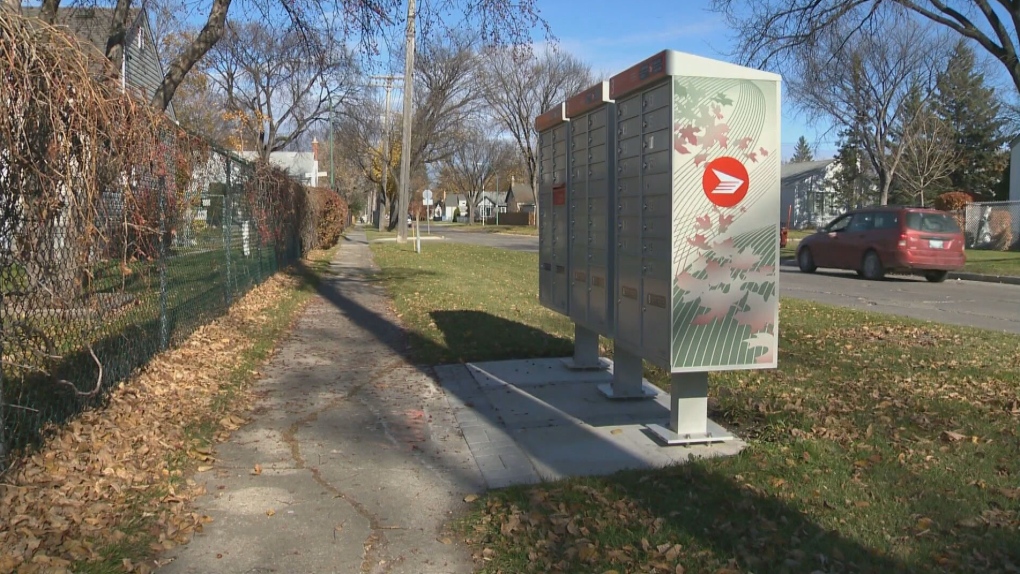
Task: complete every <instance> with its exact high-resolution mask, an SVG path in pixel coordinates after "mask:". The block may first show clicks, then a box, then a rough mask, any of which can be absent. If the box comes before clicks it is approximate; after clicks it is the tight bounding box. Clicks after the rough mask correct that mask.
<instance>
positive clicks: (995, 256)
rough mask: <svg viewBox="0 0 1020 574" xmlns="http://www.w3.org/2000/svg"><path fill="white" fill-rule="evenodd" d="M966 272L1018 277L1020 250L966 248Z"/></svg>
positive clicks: (1019, 271) (1019, 275)
mask: <svg viewBox="0 0 1020 574" xmlns="http://www.w3.org/2000/svg"><path fill="white" fill-rule="evenodd" d="M964 271H966V272H968V273H983V274H987V275H1001V276H1008V277H1020V251H985V250H980V249H968V250H967V266H966V268H965V269H964Z"/></svg>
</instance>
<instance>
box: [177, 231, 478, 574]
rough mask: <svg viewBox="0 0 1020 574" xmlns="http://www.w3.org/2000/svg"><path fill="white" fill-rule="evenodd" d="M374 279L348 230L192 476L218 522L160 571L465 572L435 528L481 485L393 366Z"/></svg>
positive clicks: (392, 336)
mask: <svg viewBox="0 0 1020 574" xmlns="http://www.w3.org/2000/svg"><path fill="white" fill-rule="evenodd" d="M374 269H375V266H374V263H373V262H372V255H371V252H370V251H369V248H368V244H367V241H366V240H365V236H364V233H360V232H355V233H352V234H350V236H349V240H348V241H347V242H345V243H344V244H343V246H342V247H341V249H340V252H339V254H338V257H337V259H336V260H335V262H334V263H333V264H332V265H331V267H330V274H329V276H327V277H326V278H324V280H323V282H322V285H321V286H320V296H318V297H316V298H315V300H314V301H313V302H312V303H311V305H310V307H309V308H308V309H307V310H306V311H305V313H304V314H303V315H302V317H301V318H300V320H299V322H298V323H297V325H296V326H295V328H294V330H293V333H292V335H291V336H290V337H289V338H288V339H286V340H285V341H284V342H282V344H281V346H280V349H279V352H278V353H277V355H276V356H275V357H274V359H273V360H272V362H271V363H270V364H269V365H268V367H267V369H266V371H265V378H264V379H263V380H262V381H260V382H259V383H258V384H257V387H256V392H257V393H258V394H259V395H261V397H260V399H259V404H258V409H257V411H256V413H255V415H254V417H253V422H252V423H251V424H249V425H248V426H246V427H244V428H242V429H240V430H239V431H237V432H236V433H234V435H233V436H232V438H231V439H230V441H229V442H227V443H224V444H221V445H219V446H218V447H217V453H216V458H217V462H216V464H215V468H214V469H212V470H210V471H208V472H201V473H198V474H197V475H196V476H195V477H194V478H195V480H196V481H198V483H199V484H203V483H204V484H205V486H206V489H207V491H208V493H209V494H207V495H206V496H204V497H202V498H200V499H199V501H198V504H199V507H200V511H201V512H203V513H205V514H208V515H210V516H212V517H213V519H214V521H213V522H212V523H210V524H208V525H207V526H206V528H205V531H204V532H203V533H202V534H199V535H197V536H196V537H195V538H194V539H193V540H192V541H191V543H189V544H188V545H187V546H183V547H179V548H177V549H175V550H174V551H172V552H170V553H168V554H167V555H164V556H163V558H164V559H172V562H170V563H169V564H168V565H166V566H164V567H163V568H161V569H160V570H159V572H163V573H166V574H183V573H203V574H205V573H212V572H217V573H219V572H222V573H235V572H236V573H239V574H240V573H253V572H287V573H303V572H308V573H313V572H314V573H326V572H336V573H343V574H348V573H352V572H363V573H375V572H390V573H407V574H423V573H436V574H439V573H443V574H453V573H461V572H471V571H472V562H471V557H470V554H469V552H468V550H467V549H465V548H463V547H462V546H459V545H457V544H456V543H452V542H451V539H450V538H447V537H445V536H444V535H443V533H442V531H441V529H442V527H443V525H444V524H445V523H446V522H447V521H448V520H449V519H450V518H451V516H453V515H454V513H459V512H461V511H463V510H464V508H465V507H466V505H465V503H464V502H463V498H464V496H465V495H467V494H468V493H473V492H480V491H481V490H482V489H483V484H484V483H483V481H482V478H481V474H480V472H479V470H478V466H477V464H476V463H475V462H474V460H473V458H472V457H471V454H470V451H469V449H468V446H467V443H466V442H465V441H464V439H463V437H462V436H460V435H459V433H458V431H457V429H456V422H455V420H454V418H453V415H452V411H451V409H450V408H449V405H448V404H447V401H446V398H445V396H444V394H443V393H442V392H441V391H440V390H439V389H438V387H437V386H436V384H435V382H434V381H433V380H432V378H431V377H430V376H429V375H428V374H427V371H428V369H421V368H418V367H415V366H413V365H410V364H408V363H407V362H406V361H405V360H404V359H403V358H402V356H401V354H402V352H403V351H404V350H405V345H406V342H405V337H404V334H403V333H402V331H401V330H400V328H399V327H398V322H397V319H396V317H395V316H394V315H393V312H392V310H391V307H390V301H389V299H388V298H387V296H386V294H385V291H384V290H383V288H382V286H381V285H379V284H377V283H375V282H374V281H373V280H372V272H373V271H374ZM256 465H259V467H260V468H261V473H260V474H255V471H254V470H253V469H255V467H256Z"/></svg>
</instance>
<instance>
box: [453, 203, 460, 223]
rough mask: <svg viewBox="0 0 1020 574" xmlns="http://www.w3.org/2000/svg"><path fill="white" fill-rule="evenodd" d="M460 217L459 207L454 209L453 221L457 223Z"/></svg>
mask: <svg viewBox="0 0 1020 574" xmlns="http://www.w3.org/2000/svg"><path fill="white" fill-rule="evenodd" d="M459 217H460V208H459V207H455V208H453V221H454V222H456V221H457V219H458V218H459Z"/></svg>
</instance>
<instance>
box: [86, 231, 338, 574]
mask: <svg viewBox="0 0 1020 574" xmlns="http://www.w3.org/2000/svg"><path fill="white" fill-rule="evenodd" d="M342 242H343V240H341V244H342ZM339 248H340V246H337V247H334V248H332V249H328V250H322V251H317V252H313V253H312V254H311V255H310V256H309V258H308V259H307V260H306V261H305V262H304V263H305V268H306V269H311V270H313V272H316V271H317V270H319V269H321V268H322V267H323V262H325V264H326V265H328V262H329V261H331V260H332V258H333V256H334V255H335V254H336V252H337V250H338V249H339ZM314 293H315V275H310V276H309V275H305V280H304V281H303V282H302V283H300V284H299V286H298V288H296V289H294V290H293V291H291V292H290V293H288V294H287V295H286V296H285V297H284V298H283V299H281V300H280V301H279V302H278V303H277V305H276V306H275V307H274V308H272V309H270V310H269V311H268V312H267V313H266V316H267V317H269V321H266V322H264V323H262V324H260V325H259V326H258V328H257V330H256V331H255V332H252V333H249V335H250V336H251V337H252V338H253V340H254V344H253V345H252V346H251V347H250V348H248V349H247V350H245V351H244V352H243V353H242V354H241V356H240V361H239V362H238V364H237V365H236V367H235V368H234V369H233V370H232V371H231V372H230V374H229V376H228V379H227V384H225V385H223V386H222V387H221V388H220V393H219V395H217V396H216V397H215V399H214V400H213V401H212V402H211V404H210V409H209V411H208V413H206V415H205V416H204V417H202V418H201V419H199V420H192V421H182V423H183V424H184V425H185V432H186V435H187V437H188V441H187V444H188V445H189V448H191V449H200V450H202V449H206V448H209V447H210V446H211V445H212V444H213V443H214V442H215V441H216V439H215V435H216V433H218V432H219V431H220V424H219V421H220V420H221V419H223V418H224V417H225V416H227V415H229V414H231V413H233V412H234V410H235V407H234V405H235V404H236V400H235V399H236V397H237V396H238V394H239V393H241V392H242V391H243V390H244V389H245V388H246V387H247V386H248V385H250V384H251V383H252V381H254V380H255V378H256V377H257V373H258V371H257V368H258V366H259V365H260V364H262V363H263V362H264V361H265V360H266V359H267V358H268V357H269V355H270V354H271V353H272V351H273V349H274V348H275V347H276V345H277V343H278V342H279V340H280V338H281V337H282V336H283V334H284V333H285V332H286V331H288V330H289V329H290V327H291V325H292V324H293V322H294V320H295V319H296V317H297V314H298V312H299V311H300V310H301V309H302V308H303V306H304V303H305V302H306V301H307V300H308V299H309V297H311V296H312V295H313V294H314ZM167 462H168V464H167V467H168V470H169V472H170V476H171V481H170V483H171V485H173V486H175V487H176V486H179V485H183V483H184V482H185V480H186V478H187V476H189V475H190V474H191V473H192V472H193V471H194V469H195V467H196V464H197V463H196V462H195V460H194V458H192V457H191V456H189V454H188V452H187V451H186V450H180V451H175V452H174V453H172V454H171V455H170V457H169V460H168V461H167ZM167 494H168V492H164V491H159V492H155V491H146V494H145V496H146V497H148V499H149V500H151V499H159V498H161V497H163V496H166V495H167ZM137 502H138V504H137V507H138V510H131V509H127V511H126V513H125V519H124V523H123V524H122V525H120V528H119V529H120V530H121V531H122V532H124V533H125V534H126V536H125V537H124V538H123V539H122V541H121V542H119V543H116V544H113V545H110V546H107V547H103V548H98V549H97V551H98V552H99V553H100V555H102V556H103V559H102V560H100V561H97V562H80V563H77V564H75V565H74V568H73V571H74V572H80V573H82V574H114V573H119V572H123V571H124V566H123V564H124V561H125V560H128V561H132V562H139V561H142V560H144V559H146V558H151V557H152V556H153V555H154V554H153V550H154V547H153V546H152V545H153V543H155V542H156V537H155V536H154V535H152V534H151V533H150V531H151V529H152V528H151V527H152V525H153V524H154V521H155V520H156V517H155V516H151V515H146V514H142V513H141V512H140V509H141V508H143V507H146V506H147V505H145V504H143V503H144V502H145V501H143V500H139V501H137Z"/></svg>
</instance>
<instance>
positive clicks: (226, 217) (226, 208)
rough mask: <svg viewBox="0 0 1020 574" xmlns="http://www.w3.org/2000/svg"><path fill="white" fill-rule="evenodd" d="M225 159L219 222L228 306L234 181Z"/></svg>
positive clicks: (229, 302) (230, 296)
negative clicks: (221, 212)
mask: <svg viewBox="0 0 1020 574" xmlns="http://www.w3.org/2000/svg"><path fill="white" fill-rule="evenodd" d="M226 159H227V186H226V189H225V190H224V192H223V221H222V222H220V223H221V225H222V226H223V253H224V256H225V258H226V266H227V277H226V282H225V283H224V291H223V293H224V301H226V303H227V307H230V304H231V302H232V295H233V292H232V290H231V286H230V285H231V277H230V225H231V222H230V215H231V213H230V212H231V211H232V210H233V206H232V205H231V204H230V195H231V194H230V190H231V188H232V187H233V185H234V183H233V181H231V177H230V175H231V174H230V166H231V161H230V157H229V156H227V158H226Z"/></svg>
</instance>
